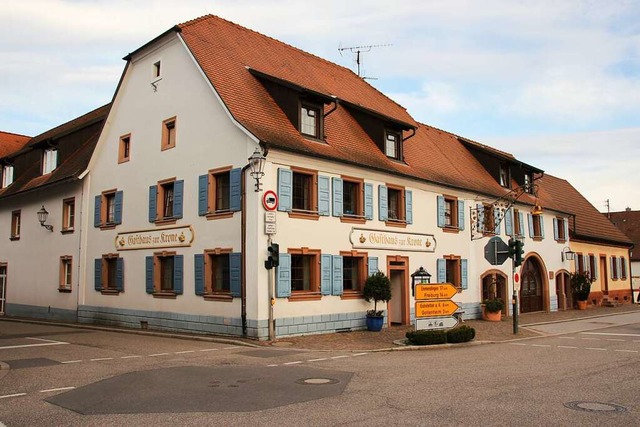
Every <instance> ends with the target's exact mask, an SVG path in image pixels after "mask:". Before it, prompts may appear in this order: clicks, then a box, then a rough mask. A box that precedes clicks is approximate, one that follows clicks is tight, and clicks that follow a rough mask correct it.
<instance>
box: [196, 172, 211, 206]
mask: <svg viewBox="0 0 640 427" xmlns="http://www.w3.org/2000/svg"><path fill="white" fill-rule="evenodd" d="M207 212H209V175H208V174H207V175H200V176H199V177H198V215H200V216H205V215H206V214H207Z"/></svg>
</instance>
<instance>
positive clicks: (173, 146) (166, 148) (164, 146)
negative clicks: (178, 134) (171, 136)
mask: <svg viewBox="0 0 640 427" xmlns="http://www.w3.org/2000/svg"><path fill="white" fill-rule="evenodd" d="M172 148H176V144H173V145H163V146H162V147H160V151H166V150H171V149H172Z"/></svg>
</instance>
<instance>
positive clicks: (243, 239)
mask: <svg viewBox="0 0 640 427" xmlns="http://www.w3.org/2000/svg"><path fill="white" fill-rule="evenodd" d="M249 166H250V165H249V164H247V165H246V166H245V167H243V168H242V170H241V172H240V187H241V188H240V199H241V200H242V203H241V206H240V219H241V220H240V223H241V224H240V228H241V232H240V234H241V237H240V238H241V248H240V254H241V264H242V273H241V278H240V280H241V282H242V286H241V295H242V297H241V298H242V304H241V307H242V308H241V310H240V318H241V319H242V336H243V337H244V338H246V337H247V215H246V211H247V198H246V193H247V184H246V182H245V181H246V171H247V169H248V168H249Z"/></svg>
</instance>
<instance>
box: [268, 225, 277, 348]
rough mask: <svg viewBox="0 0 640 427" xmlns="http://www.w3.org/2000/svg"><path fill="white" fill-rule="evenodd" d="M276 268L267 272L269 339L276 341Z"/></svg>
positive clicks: (269, 240)
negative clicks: (274, 308)
mask: <svg viewBox="0 0 640 427" xmlns="http://www.w3.org/2000/svg"><path fill="white" fill-rule="evenodd" d="M271 243H272V242H271V236H269V239H268V240H267V244H268V245H269V247H271ZM275 271H276V269H275V268H270V269H268V270H267V274H268V277H269V279H268V286H269V341H275V339H276V325H275V320H274V319H275V317H274V313H273V306H274V304H275V302H276V299H275V280H274V275H275Z"/></svg>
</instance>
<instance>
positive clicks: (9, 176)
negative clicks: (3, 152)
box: [2, 165, 13, 188]
mask: <svg viewBox="0 0 640 427" xmlns="http://www.w3.org/2000/svg"><path fill="white" fill-rule="evenodd" d="M12 183H13V166H11V165H5V166H3V167H2V188H7V187H8V186H10V185H11V184H12Z"/></svg>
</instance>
